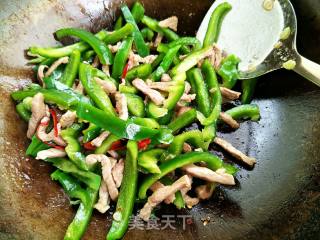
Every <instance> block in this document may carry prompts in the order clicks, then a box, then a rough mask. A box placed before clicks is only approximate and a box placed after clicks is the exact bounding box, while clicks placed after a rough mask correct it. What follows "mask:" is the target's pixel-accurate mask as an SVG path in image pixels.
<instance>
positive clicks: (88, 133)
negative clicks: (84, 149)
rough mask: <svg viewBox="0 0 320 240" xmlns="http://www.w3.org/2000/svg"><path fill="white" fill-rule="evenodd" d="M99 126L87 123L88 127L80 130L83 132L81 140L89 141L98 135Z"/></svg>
mask: <svg viewBox="0 0 320 240" xmlns="http://www.w3.org/2000/svg"><path fill="white" fill-rule="evenodd" d="M100 132H101V128H100V127H97V126H96V125H94V124H92V123H89V127H88V128H87V129H85V130H83V131H82V133H83V142H84V143H86V142H90V141H91V140H92V139H94V138H96V137H98V136H99V134H100Z"/></svg>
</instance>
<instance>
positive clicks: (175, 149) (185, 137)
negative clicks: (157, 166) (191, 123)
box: [161, 130, 204, 162]
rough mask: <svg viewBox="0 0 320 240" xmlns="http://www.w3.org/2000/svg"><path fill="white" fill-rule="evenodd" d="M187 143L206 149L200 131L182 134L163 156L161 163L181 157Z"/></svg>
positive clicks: (176, 137)
mask: <svg viewBox="0 0 320 240" xmlns="http://www.w3.org/2000/svg"><path fill="white" fill-rule="evenodd" d="M185 142H187V143H190V144H191V145H192V146H194V147H196V148H201V149H204V141H203V135H202V132H201V131H199V130H192V131H188V132H184V133H181V134H180V135H177V136H175V137H174V139H173V141H172V143H171V144H170V146H169V148H168V150H167V151H166V152H165V153H164V154H163V155H162V157H161V162H163V161H168V160H170V159H172V158H175V157H176V156H178V155H180V154H181V153H182V150H183V144H184V143H185Z"/></svg>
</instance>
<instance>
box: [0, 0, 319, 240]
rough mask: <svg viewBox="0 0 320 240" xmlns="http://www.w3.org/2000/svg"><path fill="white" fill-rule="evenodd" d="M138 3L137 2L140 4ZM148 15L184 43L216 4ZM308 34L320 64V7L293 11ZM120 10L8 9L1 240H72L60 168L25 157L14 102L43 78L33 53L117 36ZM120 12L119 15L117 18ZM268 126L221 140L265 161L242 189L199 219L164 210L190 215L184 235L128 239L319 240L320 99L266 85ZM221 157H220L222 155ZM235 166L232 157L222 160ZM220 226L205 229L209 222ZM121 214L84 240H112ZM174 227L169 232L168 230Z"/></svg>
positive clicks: (96, 222) (277, 79) (3, 16)
mask: <svg viewBox="0 0 320 240" xmlns="http://www.w3.org/2000/svg"><path fill="white" fill-rule="evenodd" d="M131 2H132V1H130V3H131ZM143 2H144V4H145V7H146V12H147V14H148V15H151V16H154V17H157V18H160V19H161V18H165V17H168V16H171V15H173V14H175V15H177V16H178V17H179V20H180V24H179V31H180V33H184V32H187V33H188V34H194V33H195V30H196V29H197V28H198V25H199V24H200V22H201V20H202V17H203V16H204V14H205V13H206V11H207V9H208V8H209V7H210V5H211V1H209V0H208V1H207V0H206V1H200V0H199V1H192V0H174V1H172V0H158V1H155V0H148V1H147V0H145V1H143ZM292 2H293V4H294V6H295V8H296V11H297V14H298V22H299V23H300V25H299V28H298V29H299V36H300V38H299V39H298V45H299V46H298V47H299V49H301V50H302V51H301V52H302V53H303V54H304V55H306V56H307V57H309V58H310V59H312V60H314V61H317V62H320V48H319V47H318V44H319V42H320V28H319V26H320V11H319V9H320V3H319V1H318V0H305V1H298V0H295V1H292ZM118 6H119V1H100V0H99V1H98V0H94V1H88V0H76V1H66V0H40V1H35V0H26V1H23V2H22V1H17V0H11V1H9V0H2V1H1V2H0V9H1V11H0V93H1V94H0V96H1V110H0V172H1V177H2V178H1V181H0V239H1V240H2V239H3V240H7V239H18V240H25V239H35V240H38V239H39V240H40V239H41V240H47V239H48V240H49V239H50V240H56V239H57V240H58V239H63V236H64V233H65V230H66V228H67V226H68V224H69V222H70V221H71V220H72V218H73V216H74V213H75V210H74V209H73V208H72V207H71V206H69V202H68V199H67V197H66V195H65V194H64V193H63V190H62V189H61V188H60V186H59V185H58V184H57V183H55V182H53V181H51V180H50V176H49V174H50V173H51V172H52V168H51V167H50V166H48V165H47V164H45V163H43V162H40V161H37V160H33V159H29V158H27V157H25V155H24V152H25V149H26V146H27V144H28V141H27V139H26V137H25V132H26V124H25V123H23V121H22V120H21V119H19V117H18V116H17V114H16V113H15V111H14V103H13V102H12V101H11V99H10V97H9V94H10V92H12V91H13V90H14V89H17V88H20V87H22V86H24V85H26V84H28V83H29V82H30V81H31V79H32V78H33V74H32V72H31V70H30V67H29V66H26V65H25V64H26V60H25V58H24V52H23V51H24V50H25V49H26V48H27V47H29V46H30V45H43V46H46V45H47V46H50V45H52V44H55V41H54V40H53V38H52V37H51V36H52V33H53V32H54V31H55V30H57V29H58V28H62V27H69V26H75V27H85V28H88V29H91V30H97V29H100V28H102V27H110V26H111V22H112V20H114V17H115V12H114V10H115V9H118ZM118 13H119V11H117V14H118ZM256 95H257V99H256V101H255V102H256V103H257V104H259V106H260V107H261V114H262V119H261V121H260V122H259V123H250V122H248V123H242V124H241V128H240V129H239V130H238V131H237V132H234V133H227V132H226V133H223V134H221V135H222V136H223V137H225V138H226V139H227V140H230V141H231V142H232V143H233V144H235V145H236V146H237V147H239V149H240V150H242V151H244V152H246V153H248V154H249V155H252V156H253V157H256V158H257V160H258V163H257V165H256V167H255V168H254V169H253V170H249V171H248V170H247V169H242V168H241V171H240V172H239V173H238V175H237V180H238V181H237V185H236V186H235V187H232V188H227V187H222V188H219V189H218V190H217V191H216V192H215V194H214V197H213V198H212V199H211V200H210V201H206V202H203V203H201V204H199V205H198V206H196V207H195V208H193V209H192V210H182V211H177V210H175V209H174V208H173V207H168V206H163V207H162V208H161V209H159V210H158V211H157V212H156V215H157V216H158V217H161V216H162V219H164V218H165V216H164V215H168V214H169V215H174V216H177V215H187V216H189V215H190V216H191V219H192V220H188V221H187V224H186V227H185V230H184V229H183V224H182V221H181V218H175V219H176V220H175V221H176V222H175V223H173V224H172V225H173V227H175V229H170V228H169V227H167V228H165V229H163V230H161V231H160V230H146V228H147V225H144V229H145V230H140V229H138V228H141V226H140V225H139V224H138V225H136V228H135V229H132V230H129V231H128V233H127V234H126V236H125V239H159V240H160V239H170V238H171V239H179V240H180V239H224V240H226V239H257V238H259V239H317V238H318V237H320V236H319V235H320V233H319V226H318V223H319V220H320V210H319V202H320V198H319V197H320V193H319V183H320V182H319V181H320V176H319V169H320V164H319V163H320V138H319V136H320V121H319V119H320V107H319V106H320V90H319V89H318V88H316V87H314V86H313V85H312V84H311V83H308V82H307V81H304V80H303V79H301V77H299V76H297V75H296V74H294V73H291V72H288V71H280V72H277V73H273V74H269V75H267V76H265V77H264V78H263V79H261V80H260V81H259V84H258V89H257V94H256ZM216 150H219V149H217V148H212V151H216ZM220 156H221V157H224V158H226V159H230V156H228V155H224V156H223V155H221V154H220ZM207 217H210V222H208V224H207V225H206V226H204V223H203V221H201V219H202V220H203V219H206V218H207ZM110 222H111V214H107V215H101V214H98V213H95V214H94V216H93V218H92V221H91V224H90V226H89V229H88V231H87V233H86V235H85V236H84V238H83V239H97V240H100V239H105V236H106V231H107V229H108V228H109V226H110ZM162 226H164V225H162Z"/></svg>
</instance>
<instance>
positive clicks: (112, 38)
mask: <svg viewBox="0 0 320 240" xmlns="http://www.w3.org/2000/svg"><path fill="white" fill-rule="evenodd" d="M133 30H134V27H133V25H132V24H130V23H127V24H126V25H124V26H123V27H122V28H120V29H119V30H116V31H114V32H113V33H110V34H108V33H107V32H106V31H105V30H102V31H100V32H98V33H97V34H95V36H96V37H97V38H98V39H100V40H103V41H104V42H105V43H106V44H114V43H116V42H118V41H120V40H121V39H123V38H125V37H126V36H128V35H130V34H131V33H132V32H133ZM89 48H90V46H89V45H88V44H87V43H85V42H78V43H75V44H72V45H69V46H65V47H59V48H56V47H53V48H41V47H31V48H29V52H30V53H32V54H38V55H41V56H44V57H47V58H60V57H64V56H69V55H70V54H71V53H72V52H73V51H75V50H78V51H80V52H83V51H86V50H88V49H89ZM42 64H43V63H42Z"/></svg>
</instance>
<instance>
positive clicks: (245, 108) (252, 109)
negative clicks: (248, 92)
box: [225, 104, 260, 121]
mask: <svg viewBox="0 0 320 240" xmlns="http://www.w3.org/2000/svg"><path fill="white" fill-rule="evenodd" d="M225 113H226V114H229V115H230V116H231V117H232V118H233V119H235V120H238V119H247V118H249V119H251V121H258V120H259V119H260V110H259V107H258V105H256V104H244V105H240V106H238V107H234V108H232V109H230V110H228V111H226V112H225Z"/></svg>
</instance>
